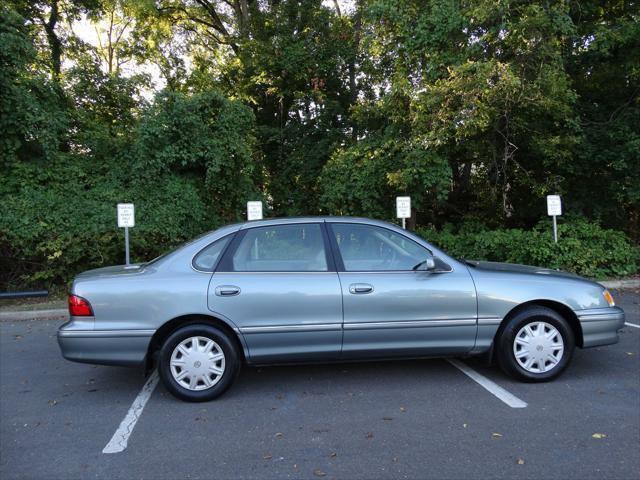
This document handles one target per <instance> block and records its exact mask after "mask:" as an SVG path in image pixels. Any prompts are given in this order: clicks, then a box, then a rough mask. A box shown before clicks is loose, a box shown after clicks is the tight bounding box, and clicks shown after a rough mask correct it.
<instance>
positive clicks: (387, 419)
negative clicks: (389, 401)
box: [382, 417, 393, 422]
mask: <svg viewBox="0 0 640 480" xmlns="http://www.w3.org/2000/svg"><path fill="white" fill-rule="evenodd" d="M382 419H383V420H386V421H387V422H388V421H390V420H393V417H382Z"/></svg>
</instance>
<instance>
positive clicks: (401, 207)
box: [396, 197, 411, 229]
mask: <svg viewBox="0 0 640 480" xmlns="http://www.w3.org/2000/svg"><path fill="white" fill-rule="evenodd" d="M396 217H397V218H401V219H402V228H404V229H406V228H407V226H406V223H405V221H406V219H407V218H411V197H396Z"/></svg>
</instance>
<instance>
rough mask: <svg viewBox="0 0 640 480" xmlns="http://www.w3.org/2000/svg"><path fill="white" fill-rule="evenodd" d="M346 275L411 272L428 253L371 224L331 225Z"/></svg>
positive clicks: (411, 242)
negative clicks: (393, 271) (351, 273)
mask: <svg viewBox="0 0 640 480" xmlns="http://www.w3.org/2000/svg"><path fill="white" fill-rule="evenodd" d="M332 229H333V234H334V236H335V239H336V242H337V243H338V250H339V251H340V255H341V256H342V262H343V263H344V269H345V270H346V271H347V272H376V271H392V270H395V271H397V270H412V269H413V268H414V267H415V266H416V265H418V264H420V263H421V262H423V261H425V260H426V259H427V258H429V256H430V252H429V250H427V249H426V248H424V247H422V246H420V245H418V244H417V243H416V242H414V241H413V240H410V239H409V238H407V237H405V236H404V235H400V234H397V233H395V232H393V231H392V230H388V229H386V228H382V227H376V226H372V225H359V224H349V223H334V224H332Z"/></svg>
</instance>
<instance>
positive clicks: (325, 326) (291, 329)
mask: <svg viewBox="0 0 640 480" xmlns="http://www.w3.org/2000/svg"><path fill="white" fill-rule="evenodd" d="M238 330H239V331H240V333H296V332H319V331H331V330H336V331H340V330H342V324H341V323H316V324H313V325H269V326H265V327H240V328H239V329H238Z"/></svg>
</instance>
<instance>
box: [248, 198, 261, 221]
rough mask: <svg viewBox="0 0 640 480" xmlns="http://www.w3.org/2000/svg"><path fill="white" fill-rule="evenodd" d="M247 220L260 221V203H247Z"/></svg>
mask: <svg viewBox="0 0 640 480" xmlns="http://www.w3.org/2000/svg"><path fill="white" fill-rule="evenodd" d="M247 220H262V202H247Z"/></svg>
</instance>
